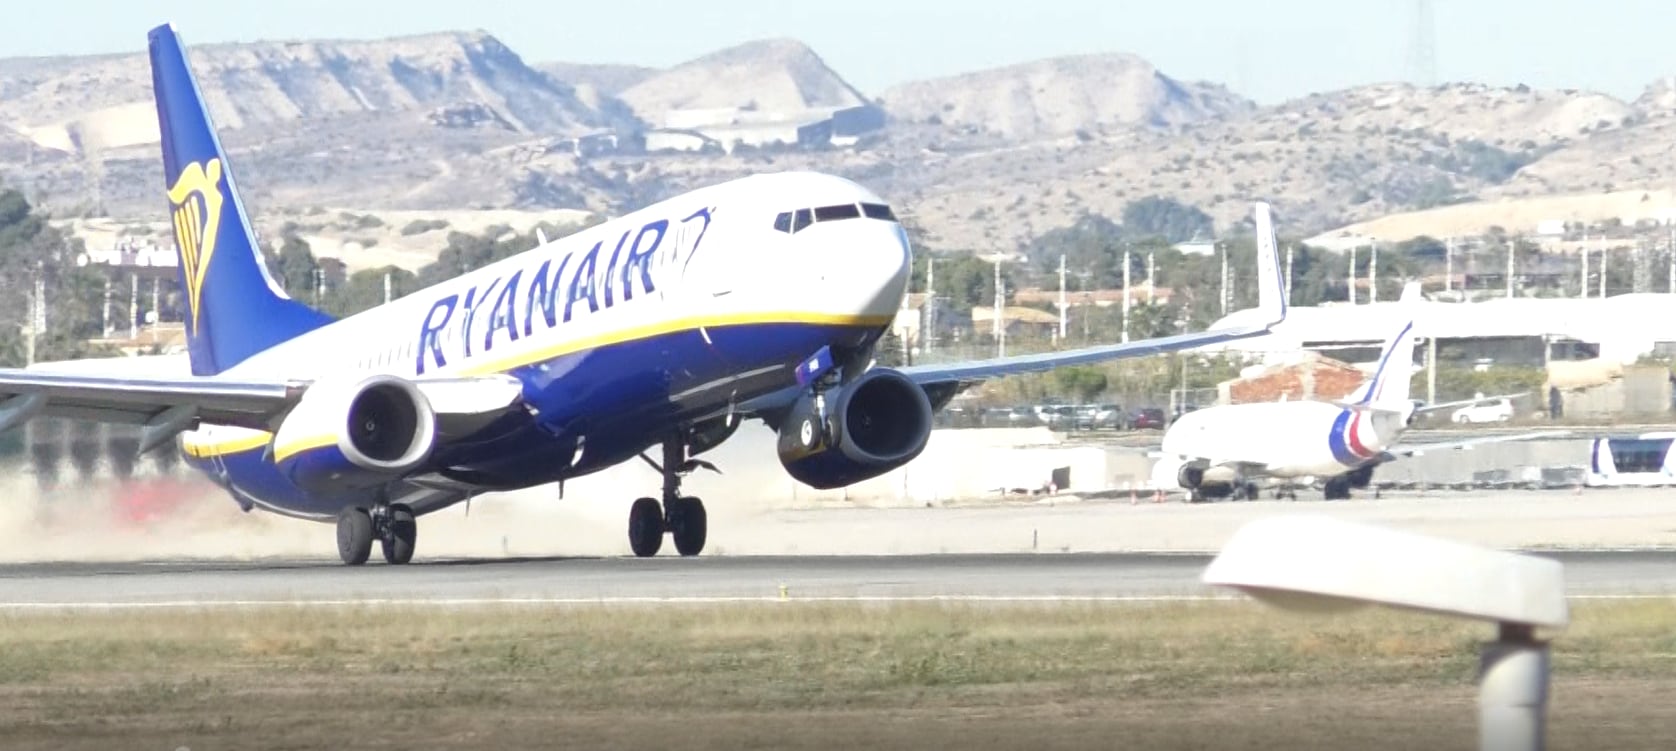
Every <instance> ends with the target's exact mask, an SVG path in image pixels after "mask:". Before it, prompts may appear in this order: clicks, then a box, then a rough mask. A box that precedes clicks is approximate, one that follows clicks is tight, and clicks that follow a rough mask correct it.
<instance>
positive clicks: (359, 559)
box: [338, 508, 372, 566]
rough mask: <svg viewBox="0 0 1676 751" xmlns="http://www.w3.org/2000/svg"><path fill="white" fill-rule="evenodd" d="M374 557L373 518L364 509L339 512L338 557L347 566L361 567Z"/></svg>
mask: <svg viewBox="0 0 1676 751" xmlns="http://www.w3.org/2000/svg"><path fill="white" fill-rule="evenodd" d="M371 555H372V516H370V515H369V514H367V510H366V509H364V508H346V509H344V510H342V511H339V512H338V557H339V558H342V559H343V562H344V563H345V564H348V565H350V566H359V565H361V564H363V563H366V562H367V558H368V557H370V556H371Z"/></svg>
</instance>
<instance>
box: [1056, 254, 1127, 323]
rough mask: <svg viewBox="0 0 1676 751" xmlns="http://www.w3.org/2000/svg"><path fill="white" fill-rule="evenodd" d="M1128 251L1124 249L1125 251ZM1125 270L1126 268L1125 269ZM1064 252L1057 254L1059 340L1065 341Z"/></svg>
mask: <svg viewBox="0 0 1676 751" xmlns="http://www.w3.org/2000/svg"><path fill="white" fill-rule="evenodd" d="M1127 252H1128V251H1125V253H1127ZM1125 271H1127V269H1125ZM1066 310H1069V308H1067V307H1066V305H1065V254H1064V253H1060V254H1059V341H1060V342H1064V341H1065V311H1066Z"/></svg>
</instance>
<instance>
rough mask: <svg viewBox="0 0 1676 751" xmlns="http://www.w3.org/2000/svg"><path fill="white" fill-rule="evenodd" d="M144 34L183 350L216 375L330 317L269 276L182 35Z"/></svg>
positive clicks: (169, 30)
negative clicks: (181, 305) (182, 300)
mask: <svg viewBox="0 0 1676 751" xmlns="http://www.w3.org/2000/svg"><path fill="white" fill-rule="evenodd" d="M148 36H149V41H150V44H149V47H150V52H151V83H152V91H153V93H154V94H155V96H156V99H157V124H158V127H159V129H160V130H161V131H162V135H163V174H164V180H165V184H166V186H167V190H168V198H169V216H170V219H171V220H172V221H173V222H174V231H175V246H176V250H177V252H178V253H179V255H180V282H181V290H182V291H183V292H184V294H185V295H186V298H187V299H186V303H187V314H186V315H187V322H186V337H187V348H188V350H189V351H190V353H191V360H192V373H193V374H194V375H214V374H216V373H220V372H222V371H224V370H226V369H228V368H231V367H233V366H234V365H237V364H238V363H240V362H242V361H243V360H245V359H246V358H248V357H250V356H251V355H254V354H256V353H257V352H261V351H262V350H265V349H268V348H269V347H272V346H274V345H276V344H279V343H280V342H283V341H286V340H288V339H291V338H293V337H295V336H297V335H299V334H302V333H305V332H308V331H312V330H314V329H317V328H319V327H321V326H323V325H325V324H327V323H330V322H331V320H332V319H331V317H330V316H327V315H326V314H324V313H321V312H319V311H316V310H314V309H312V308H310V307H308V306H307V305H304V304H302V303H299V302H297V301H295V300H292V299H291V298H289V297H287V296H286V295H285V292H284V291H283V290H282V289H281V288H280V286H279V285H278V284H277V283H275V282H274V280H273V277H271V276H269V274H268V271H267V267H266V266H265V265H264V264H263V261H262V254H261V250H260V249H259V246H258V245H257V243H256V233H255V232H254V231H253V230H252V228H251V226H250V220H249V219H248V218H247V217H246V215H245V212H244V204H243V202H242V201H240V200H239V193H238V189H237V187H236V185H235V183H234V182H233V173H232V168H231V166H230V165H229V164H228V163H227V154H226V152H225V151H223V150H222V148H221V140H220V139H219V138H218V137H217V136H216V133H215V125H214V123H213V122H211V121H210V117H209V111H208V110H207V109H206V108H205V107H204V98H203V93H202V92H201V91H200V90H199V89H198V82H197V79H196V78H194V77H193V75H192V70H191V68H190V67H188V66H187V62H186V54H185V52H184V51H183V50H182V47H181V42H180V36H179V35H178V34H177V33H176V32H175V30H174V27H173V26H171V25H167V24H165V25H163V26H159V27H157V28H155V29H152V30H151V33H150V34H149V35H148Z"/></svg>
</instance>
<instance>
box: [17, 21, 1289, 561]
mask: <svg viewBox="0 0 1676 751" xmlns="http://www.w3.org/2000/svg"><path fill="white" fill-rule="evenodd" d="M150 55H151V68H152V83H153V90H154V94H155V96H156V100H157V115H158V121H159V125H160V126H161V130H162V138H163V143H162V149H163V174H164V178H165V185H166V188H167V195H168V202H169V208H170V216H171V218H172V220H173V222H174V229H175V238H176V242H177V245H178V249H179V253H180V269H181V288H182V289H183V290H184V291H185V294H186V296H187V303H188V305H187V311H186V314H187V321H186V331H187V341H188V350H189V355H190V358H189V359H190V362H191V367H192V375H191V377H186V376H181V377H175V378H166V377H155V376H148V377H116V376H110V375H105V376H95V375H86V374H80V373H74V372H57V373H53V372H42V371H34V370H31V371H18V370H0V398H3V399H4V401H3V402H0V430H4V429H6V428H8V427H11V426H15V425H17V424H19V423H21V422H23V421H25V420H28V419H30V418H31V417H33V416H36V415H43V414H44V415H58V416H64V417H71V418H78V419H90V420H101V421H113V422H130V423H134V424H138V425H141V426H143V429H142V438H141V450H142V451H145V450H148V449H150V448H154V447H157V446H161V445H163V444H165V443H167V442H169V441H171V440H178V441H179V444H180V446H181V448H182V449H183V450H184V452H185V454H186V456H187V458H188V460H189V461H190V462H191V463H192V464H193V465H194V466H196V467H198V468H200V469H202V470H203V471H204V472H206V473H207V474H208V475H209V476H210V477H212V478H214V480H215V481H216V482H217V483H219V484H220V485H222V486H223V487H225V488H226V489H227V491H228V492H229V493H230V494H231V495H232V496H233V498H234V499H235V500H236V501H237V502H238V503H239V504H240V505H241V506H242V507H243V508H244V509H245V510H247V511H248V510H250V509H252V508H261V509H266V510H269V511H273V512H278V513H281V514H286V515H290V516H295V517H301V518H304V519H313V520H318V521H326V522H331V521H335V522H336V525H337V541H338V552H339V554H340V555H341V557H342V559H343V561H344V562H345V563H348V564H352V565H353V564H360V563H364V562H365V561H366V560H367V558H368V557H369V555H370V554H371V549H372V544H373V542H374V541H377V542H378V543H379V544H380V546H381V547H382V551H383V555H384V558H385V560H386V561H388V562H390V563H396V564H399V563H405V562H407V561H408V560H409V559H410V558H411V557H412V555H413V550H414V543H415V540H416V537H417V528H416V524H415V518H416V517H418V516H420V515H423V514H426V513H429V512H432V511H436V510H437V509H441V508H444V507H446V506H449V505H451V504H454V503H457V502H459V501H461V500H465V499H467V498H470V497H471V496H473V495H475V494H478V493H483V492H490V491H498V490H509V489H515V488H524V487H530V486H534V485H538V484H546V483H553V482H562V481H563V480H565V479H566V478H573V477H577V476H580V475H586V474H588V473H591V472H595V471H598V470H600V469H604V468H606V467H610V466H613V465H616V464H618V463H620V462H624V461H627V460H631V459H633V458H635V457H636V456H638V457H640V458H642V459H644V460H645V461H646V462H647V463H648V464H651V465H652V466H653V467H654V468H656V469H657V471H658V472H660V473H661V474H662V477H663V483H662V485H663V486H662V492H661V494H660V495H659V496H657V497H645V498H640V499H639V500H637V501H635V502H634V503H633V505H632V506H631V507H630V509H629V523H628V534H629V544H630V547H631V549H632V550H633V552H634V553H635V554H636V555H639V556H650V555H655V554H656V553H657V552H658V550H659V548H660V547H661V546H662V544H663V538H664V535H665V534H669V535H670V536H672V537H673V539H674V544H675V548H676V550H677V551H678V552H679V553H680V554H681V555H696V554H697V553H699V551H700V550H702V549H703V548H704V542H705V534H706V515H705V511H704V506H703V504H702V503H701V502H700V501H699V500H698V499H697V498H691V497H687V496H684V495H682V493H681V479H682V478H683V477H684V476H685V475H687V474H688V473H690V472H692V471H694V470H695V469H697V468H700V467H706V466H708V465H707V464H706V463H705V462H703V461H701V460H698V459H695V458H694V457H695V456H697V455H699V454H702V453H704V452H705V451H708V450H710V449H712V448H714V447H716V446H717V445H719V444H720V443H721V442H722V441H724V440H726V439H727V438H728V437H729V436H730V435H731V434H732V433H733V432H734V430H735V429H736V428H737V427H738V426H739V424H740V422H741V421H742V420H745V419H760V420H763V421H765V422H766V423H767V424H768V425H769V426H770V427H772V428H774V429H775V430H777V431H778V434H779V439H778V454H779V460H780V462H781V463H782V465H783V466H784V467H785V469H786V471H787V472H788V473H790V474H791V475H792V476H793V477H794V478H796V479H797V480H799V481H801V482H803V483H805V484H808V485H810V486H813V487H816V488H834V487H839V486H844V485H848V484H851V483H855V482H858V481H861V480H865V479H868V478H871V477H876V476H878V475H880V474H883V473H885V472H888V471H890V470H892V469H894V468H896V467H899V466H901V465H903V464H905V463H907V462H908V461H910V460H912V459H913V458H914V457H915V456H917V455H918V454H919V453H920V451H921V450H922V449H923V448H924V447H925V444H926V440H927V437H928V435H929V433H930V429H931V416H932V412H933V410H935V409H938V408H940V407H942V406H943V405H944V404H946V403H947V402H948V401H949V399H951V398H952V397H954V395H955V394H956V393H958V392H959V391H960V390H962V389H963V388H966V387H968V386H970V385H972V384H974V383H977V382H979V381H982V380H984V379H988V378H993V377H996V376H1002V375H1007V374H1012V373H1023V372H1030V371H1040V370H1046V369H1049V368H1053V367H1057V366H1061V365H1070V364H1077V363H1090V362H1098V361H1103V360H1110V359H1115V358H1121V357H1133V356H1140V355H1148V354H1153V353H1158V352H1168V351H1173V350H1181V349H1188V348H1193V347H1199V346H1202V345H1206V344H1212V343H1216V342H1224V341H1229V340H1233V339H1240V338H1244V337H1250V336H1255V335H1258V334H1262V333H1264V332H1265V331H1266V330H1267V329H1268V326H1269V325H1272V324H1274V323H1278V322H1279V321H1280V320H1281V319H1282V318H1283V317H1284V315H1285V310H1284V295H1283V292H1282V287H1281V280H1280V278H1279V273H1278V266H1277V263H1276V259H1275V254H1274V247H1273V242H1272V238H1270V240H1269V242H1268V245H1267V246H1266V247H1267V252H1265V253H1261V254H1259V259H1258V261H1259V263H1258V265H1259V279H1260V284H1261V285H1262V286H1261V291H1260V308H1261V310H1262V311H1263V313H1264V315H1263V316H1262V317H1261V320H1262V321H1263V322H1264V323H1263V324H1262V325H1255V326H1246V327H1239V328H1229V329H1223V330H1215V331H1207V332H1203V333H1192V334H1182V335H1178V336H1171V337H1165V338H1160V339H1153V340H1147V341H1138V342H1132V343H1127V344H1116V345H1110V346H1100V347H1093V348H1088V349H1082V350H1073V351H1067V352H1057V353H1051V354H1043V355H1028V356H1020V357H1010V358H997V359H992V360H982V361H975V362H966V363H959V364H953V365H928V366H915V367H906V368H897V369H893V368H881V367H872V352H873V347H874V344H875V343H876V342H877V341H878V339H879V337H880V336H881V335H882V334H883V333H884V332H885V331H886V329H887V328H888V327H889V325H890V323H891V321H892V319H893V316H894V314H895V313H896V311H897V308H898V305H899V304H900V302H901V300H902V297H903V294H904V291H905V288H906V286H907V284H908V277H909V269H910V249H909V247H908V240H907V235H906V234H905V233H904V231H903V229H902V227H901V226H900V225H899V224H898V223H897V221H896V218H895V216H894V215H893V213H892V211H891V209H890V207H889V206H887V205H886V203H885V202H884V201H883V200H882V199H880V198H879V196H877V195H875V194H873V193H872V192H869V191H868V190H866V189H864V188H862V187H860V186H859V185H856V184H855V183H852V182H850V181H848V180H844V179H840V178H837V177H831V176H827V175H820V174H810V173H787V174H771V175H758V176H753V177H747V178H744V179H740V180H736V181H733V182H728V183H724V184H721V185H716V186H713V187H708V188H704V189H701V190H696V191H693V192H691V193H688V194H686V195H682V196H679V197H676V198H673V199H670V200H667V201H664V202H661V203H658V204H656V205H653V206H650V207H647V208H645V209H642V210H640V211H636V212H633V213H631V214H628V215H626V216H622V217H619V218H617V219H614V220H612V221H609V222H606V223H604V224H601V225H598V226H595V227H592V228H589V229H586V230H583V231H581V232H579V233H577V234H574V235H571V236H569V237H565V238H562V239H558V240H554V241H552V242H544V243H542V244H541V245H540V246H539V247H536V248H534V249H532V250H530V251H527V252H525V253H523V254H522V255H519V256H515V257H513V258H509V259H506V260H504V261H500V262H498V263H495V264H492V265H489V266H486V267H484V268H481V269H478V270H476V271H472V272H470V273H467V274H464V275H462V276H460V277H458V278H455V279H453V280H450V281H448V282H444V283H442V284H439V285H436V286H434V287H431V288H429V289H425V290H421V291H419V292H416V293H413V294H411V295H409V296H407V297H404V298H402V299H399V300H395V301H392V302H390V303H388V304H386V305H383V306H381V307H378V308H374V309H372V310H369V311H366V312H364V313H361V314H358V315H355V316H351V317H349V318H346V319H343V320H339V321H334V320H333V319H331V318H330V317H328V316H326V315H324V314H322V313H320V312H317V311H315V310H312V309H310V308H308V307H306V306H304V305H303V304H301V303H298V302H296V301H293V300H291V299H289V298H288V297H286V295H285V294H284V293H283V292H282V291H281V290H280V288H279V286H278V285H277V284H275V283H274V280H273V279H272V278H270V277H269V276H268V274H267V272H266V271H265V269H264V267H263V263H262V260H261V256H260V254H259V251H258V247H259V246H258V244H257V241H256V238H255V235H254V233H253V231H252V229H251V225H250V222H249V219H248V217H247V216H246V213H245V209H244V205H243V203H242V202H241V201H240V199H239V192H238V189H237V186H236V184H235V182H234V180H233V173H232V168H231V166H230V165H229V164H228V161H227V156H226V153H225V151H223V149H222V148H221V144H220V142H219V140H218V138H217V136H216V133H215V129H214V126H213V125H212V123H211V121H210V118H209V115H208V113H207V111H206V110H205V107H204V102H203V95H202V92H201V91H200V90H199V88H198V85H197V82H196V81H195V80H194V78H193V76H192V73H191V70H190V69H189V67H188V65H187V61H186V58H185V54H184V52H183V50H182V47H181V43H180V38H179V36H178V35H177V34H176V33H175V31H174V29H173V28H172V27H170V26H162V27H159V28H157V29H154V30H152V32H151V33H150ZM1257 218H1258V222H1259V232H1260V233H1263V234H1268V233H1271V232H1272V229H1271V228H1270V221H1269V217H1268V212H1267V207H1265V206H1261V205H1259V208H1258V213H1257ZM653 449H658V452H656V458H654V455H653Z"/></svg>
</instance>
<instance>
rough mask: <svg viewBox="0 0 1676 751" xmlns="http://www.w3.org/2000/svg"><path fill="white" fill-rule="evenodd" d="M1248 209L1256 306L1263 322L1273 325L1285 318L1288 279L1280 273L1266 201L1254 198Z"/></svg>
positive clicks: (1277, 253)
mask: <svg viewBox="0 0 1676 751" xmlns="http://www.w3.org/2000/svg"><path fill="white" fill-rule="evenodd" d="M1252 213H1253V215H1254V216H1255V217H1256V222H1257V285H1258V286H1257V308H1258V310H1260V311H1262V314H1263V316H1262V317H1263V320H1264V321H1265V322H1267V323H1268V324H1270V325H1276V324H1279V323H1280V322H1281V321H1284V320H1286V297H1287V295H1288V294H1289V292H1290V288H1291V286H1292V280H1290V279H1286V278H1283V276H1282V275H1281V273H1280V243H1279V242H1277V241H1276V240H1275V235H1274V218H1273V216H1271V215H1270V211H1269V204H1268V203H1266V202H1263V201H1258V202H1257V203H1256V204H1254V205H1253V206H1252Z"/></svg>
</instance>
